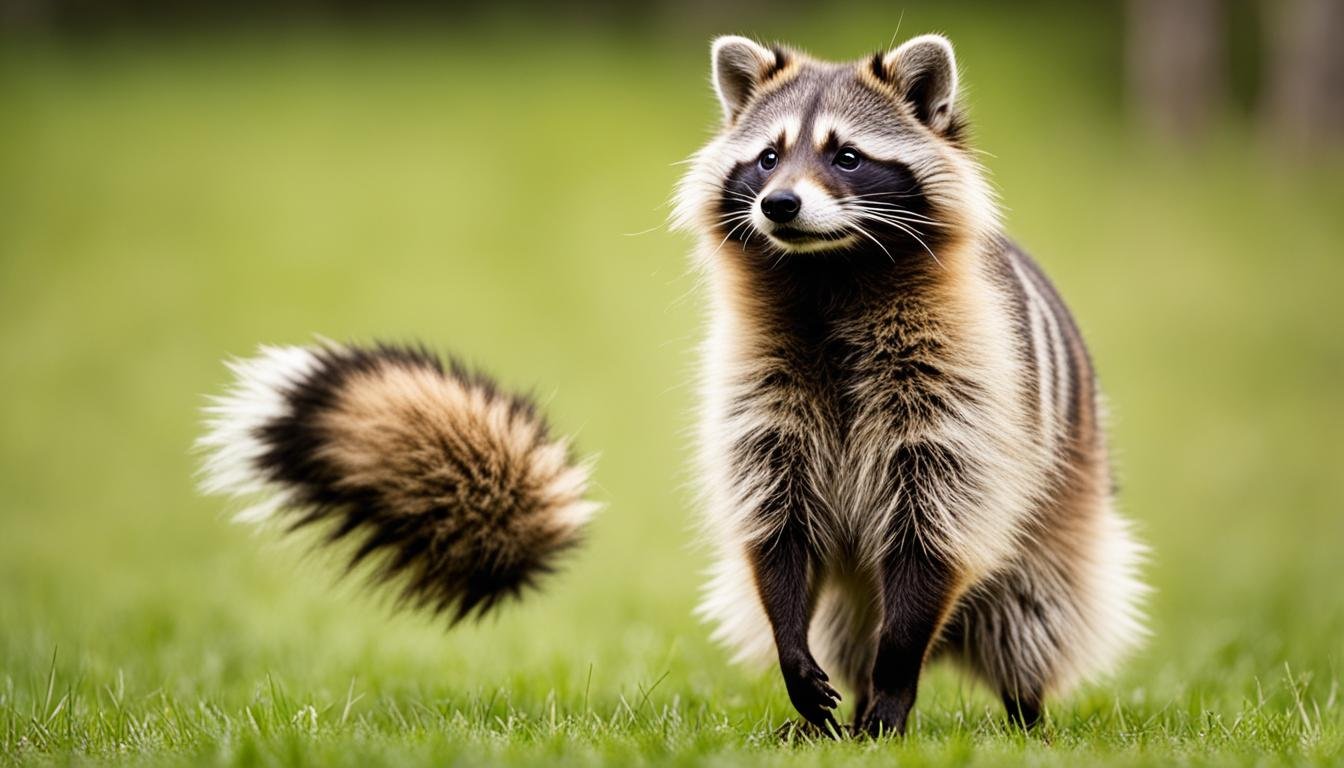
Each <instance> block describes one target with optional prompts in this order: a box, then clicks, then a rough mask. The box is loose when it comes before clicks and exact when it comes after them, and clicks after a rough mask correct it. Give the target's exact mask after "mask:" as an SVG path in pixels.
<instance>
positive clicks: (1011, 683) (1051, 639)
mask: <svg viewBox="0 0 1344 768" xmlns="http://www.w3.org/2000/svg"><path fill="white" fill-rule="evenodd" d="M1069 613H1070V610H1069V608H1068V606H1067V605H1066V604H1065V603H1063V602H1062V601H1060V600H1058V599H1057V597H1056V596H1054V595H1052V594H1050V593H1048V592H1044V591H1042V590H1041V585H1040V584H1034V583H1032V579H1031V577H1030V576H1029V575H1028V574H1027V573H1025V572H1023V571H1009V572H1007V573H1004V574H1001V575H1000V576H998V577H996V578H995V579H994V580H992V581H991V582H989V583H986V584H981V585H978V586H977V587H976V588H975V589H974V590H973V591H972V592H971V593H970V594H968V595H967V596H966V597H965V598H964V599H963V600H962V603H961V605H960V606H959V607H958V608H957V611H956V613H955V614H954V615H953V617H952V619H951V620H950V621H949V622H948V626H947V629H946V630H945V632H944V635H943V638H942V641H941V648H940V651H942V652H945V653H950V654H952V655H956V656H959V657H960V658H961V660H962V661H963V662H965V663H966V664H967V665H968V666H969V667H970V668H971V669H972V670H973V671H974V672H975V673H976V674H977V675H979V676H980V677H981V678H983V679H984V680H985V681H986V682H987V683H989V685H991V686H992V687H993V688H994V690H995V691H996V692H997V693H998V694H999V696H1000V698H1001V699H1002V700H1003V706H1004V709H1005V711H1006V712H1007V714H1008V718H1009V719H1010V720H1011V721H1013V722H1014V723H1016V724H1017V725H1019V726H1021V727H1023V728H1031V727H1032V726H1034V725H1036V723H1038V722H1039V721H1040V718H1041V706H1042V702H1043V699H1044V697H1045V693H1046V691H1047V690H1049V689H1050V688H1051V686H1052V684H1053V683H1054V682H1055V681H1056V680H1057V678H1058V676H1059V668H1060V665H1061V664H1062V663H1063V661H1064V649H1062V648H1060V647H1059V642H1060V639H1061V638H1062V637H1064V636H1065V634H1064V633H1065V632H1066V630H1067V625H1066V623H1065V621H1066V618H1067V616H1068V615H1069Z"/></svg>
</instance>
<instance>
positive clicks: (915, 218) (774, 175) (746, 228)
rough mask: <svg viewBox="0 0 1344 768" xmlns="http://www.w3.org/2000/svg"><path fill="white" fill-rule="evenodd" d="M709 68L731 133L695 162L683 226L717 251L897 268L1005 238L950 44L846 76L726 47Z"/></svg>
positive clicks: (933, 41)
mask: <svg viewBox="0 0 1344 768" xmlns="http://www.w3.org/2000/svg"><path fill="white" fill-rule="evenodd" d="M711 60H712V69H713V82H714V90H715V92H716V93H717V94H718V97H719V102H720V103H721V104H722V106H723V126H722V129H721V130H720V131H719V133H718V135H716V136H715V138H714V139H713V140H712V141H711V142H710V143H709V144H708V145H707V146H705V147H704V148H703V149H701V150H700V151H699V152H698V153H697V154H696V155H695V156H694V157H693V158H692V160H691V169H690V171H689V172H688V173H687V174H686V176H685V177H684V178H683V179H682V182H681V185H680V187H679V188H678V192H677V210H676V214H675V220H676V222H677V223H678V224H679V225H681V226H683V227H686V228H689V229H694V230H696V231H699V232H701V233H702V234H703V235H705V236H706V239H707V240H709V241H710V242H711V244H712V245H713V244H719V243H722V242H726V241H730V240H731V241H736V242H738V243H740V244H741V245H742V248H743V250H744V251H746V252H747V253H748V254H751V253H758V252H759V253H765V254H772V255H778V254H781V253H783V254H802V253H820V252H843V251H850V252H862V251H870V252H872V253H875V254H878V255H882V257H883V258H887V256H890V257H891V258H893V259H899V258H902V257H906V256H909V255H912V254H920V253H924V252H925V251H926V250H930V249H933V248H935V247H936V245H937V244H938V243H942V242H946V241H947V240H948V238H949V237H960V236H967V235H970V236H974V235H977V234H983V233H987V232H989V231H991V230H992V228H993V227H994V226H995V212H994V206H993V203H992V201H991V198H990V195H989V194H988V192H987V188H986V185H985V183H984V181H983V179H982V176H981V174H980V172H979V168H978V166H977V164H976V163H975V162H974V161H973V160H972V159H971V157H970V154H969V150H968V149H967V148H966V146H965V144H964V131H965V122H964V114H963V112H962V110H961V108H960V107H959V106H958V102H957V84H958V83H957V80H958V78H957V64H956V59H955V57H954V55H953V52H952V45H951V43H949V42H948V41H947V39H946V38H944V37H941V36H939V35H924V36H922V37H917V38H914V39H913V40H910V41H908V42H906V43H905V44H903V45H901V46H900V47H898V48H896V49H894V50H891V51H887V52H884V53H878V54H875V55H873V56H870V57H867V58H865V59H862V60H860V61H857V62H852V63H845V64H836V63H831V62H823V61H817V60H815V59H811V58H809V57H808V56H806V55H805V54H803V53H801V52H798V51H795V50H790V49H786V48H782V47H779V46H773V47H765V46H762V45H759V44H757V43H755V42H753V41H751V40H748V39H746V38H744V37H736V36H728V37H720V38H718V39H717V40H715V41H714V46H713V52H712V56H711Z"/></svg>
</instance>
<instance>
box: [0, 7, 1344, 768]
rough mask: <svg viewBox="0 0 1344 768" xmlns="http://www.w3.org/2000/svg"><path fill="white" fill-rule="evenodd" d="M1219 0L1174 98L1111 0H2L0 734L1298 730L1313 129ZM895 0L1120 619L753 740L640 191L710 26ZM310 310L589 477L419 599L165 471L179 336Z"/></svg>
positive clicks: (1309, 595)
mask: <svg viewBox="0 0 1344 768" xmlns="http://www.w3.org/2000/svg"><path fill="white" fill-rule="evenodd" d="M1237 8H1239V9H1240V10H1237V11H1236V13H1234V14H1233V20H1232V22H1230V29H1231V33H1230V36H1231V37H1232V38H1234V48H1233V49H1232V51H1231V53H1230V54H1229V58H1230V60H1231V61H1232V66H1231V68H1230V75H1229V81H1228V86H1227V91H1226V96H1225V100H1224V103H1225V104H1226V106H1225V108H1223V109H1221V110H1220V111H1219V112H1218V113H1217V115H1216V116H1215V119H1213V120H1212V121H1211V122H1210V123H1209V125H1208V126H1207V127H1206V128H1205V129H1204V130H1203V131H1202V132H1201V133H1200V135H1199V136H1197V137H1194V138H1190V137H1186V138H1183V139H1175V140H1166V139H1163V138H1161V137H1160V136H1155V135H1153V134H1152V133H1151V132H1150V131H1149V130H1145V129H1144V128H1143V121H1142V120H1141V119H1139V118H1137V117H1136V115H1135V113H1134V110H1133V108H1132V107H1133V105H1132V103H1130V100H1129V97H1128V96H1127V95H1126V93H1127V91H1126V89H1127V86H1126V82H1127V81H1126V75H1125V65H1124V58H1125V55H1124V49H1125V41H1124V31H1123V30H1124V13H1123V8H1121V7H1120V6H1112V5H1086V6H1071V5H1051V4H1037V5H1031V6H1028V7H1008V6H1006V5H1003V4H974V5H968V6H957V7H953V8H946V7H943V6H928V5H910V6H906V7H904V8H901V7H894V6H893V7H870V6H857V5H846V6H831V7H828V8H825V9H820V8H810V7H808V6H803V5H786V6H781V7H780V9H779V11H778V12H773V11H772V10H771V6H767V5H764V4H757V5H754V6H747V7H744V8H741V9H730V8H726V7H725V8H719V7H714V8H709V7H708V6H706V7H704V8H701V7H699V6H697V7H696V8H695V9H693V11H694V12H692V11H691V10H688V11H686V12H684V13H682V12H678V11H677V10H676V9H675V8H671V9H664V10H663V12H662V15H654V16H640V17H639V18H638V19H635V20H633V21H632V20H630V19H622V18H615V19H613V18H606V17H604V18H603V19H602V20H601V21H600V22H593V23H583V22H580V21H577V20H575V19H576V17H575V16H568V15H566V14H563V13H557V12H554V11H552V12H549V13H542V12H538V13H537V14H536V15H533V14H530V13H524V12H520V11H517V10H516V9H515V11H514V12H510V13H506V12H502V11H499V12H491V11H485V10H481V9H479V8H478V9H477V11H478V12H477V13H475V14H473V15H472V17H471V18H470V19H469V20H461V19H456V18H452V17H445V16H442V15H433V16H429V17H421V16H420V15H418V14H408V15H404V16H396V17H392V18H380V19H378V20H376V21H369V20H361V21H359V22H354V21H351V20H350V19H348V18H344V17H342V18H339V19H335V20H333V19H330V18H326V19H322V20H317V19H309V18H306V17H305V20H302V21H294V20H287V21H284V22H283V23H281V22H276V21H274V20H271V21H267V20H264V19H263V20H257V19H252V20H250V21H247V22H240V23H237V24H228V25H224V26H223V27H222V28H221V27H220V26H218V25H211V24H201V23H186V24H172V25H165V26H162V27H158V26H154V25H144V24H140V23H138V21H136V20H135V19H132V20H131V21H126V20H116V19H114V20H113V21H112V22H109V23H106V24H103V25H100V26H98V27H97V28H96V29H94V30H87V29H79V28H76V29H73V30H66V29H61V28H57V29H55V30H52V29H47V28H44V27H40V26H37V27H34V26H23V25H18V26H15V27H13V28H11V29H10V30H9V31H8V32H7V33H6V34H5V35H4V36H3V37H0V371H3V376H2V377H0V382H3V383H2V384H0V387H2V388H3V389H2V390H0V757H2V758H3V760H4V761H6V762H8V761H20V762H22V761H29V760H32V761H36V762H48V761H50V762H57V763H60V762H66V761H68V760H80V759H91V760H98V761H101V760H111V761H119V760H131V761H135V762H146V761H147V762H158V761H169V762H172V761H176V760H180V759H196V760H200V761H204V762H214V763H226V764H302V763H314V764H340V763H344V764H352V765H357V764H367V763H369V762H379V761H381V762H387V763H390V764H408V763H412V762H424V763H426V764H429V763H440V764H441V763H445V762H459V763H475V762H484V763H494V764H498V763H503V762H510V761H513V762H517V763H519V764H529V763H534V762H537V761H540V760H548V759H554V760H564V761H567V762H572V763H602V762H608V763H611V764H632V763H645V762H656V761H662V760H667V761H670V762H681V763H691V762H697V761H700V760H710V761H718V762H731V761H736V760H741V761H753V762H761V763H770V764H785V763H787V764H795V763H797V764H821V763H827V764H831V763H837V762H843V761H846V760H847V761H852V762H854V763H871V764H890V763H891V762H892V761H893V760H896V759H898V758H899V759H901V760H904V761H906V762H910V763H918V764H944V763H948V764H967V763H976V762H978V763H986V762H990V763H992V762H995V761H997V760H1000V759H1003V760H1007V759H1027V760H1030V761H1032V762H1034V763H1036V764H1061V765H1069V764H1077V763H1078V762H1080V761H1082V760H1084V759H1086V760H1089V761H1101V760H1109V761H1113V762H1123V763H1130V762H1133V763H1138V762H1146V761H1154V762H1188V763H1197V764H1200V763H1209V762H1222V761H1236V762H1246V763H1260V764H1263V763H1265V762H1266V761H1268V762H1279V761H1283V762H1299V761H1307V762H1322V763H1325V762H1332V761H1334V760H1337V759H1339V755H1340V750H1341V749H1342V748H1344V717H1342V716H1341V709H1342V708H1344V703H1342V702H1341V701H1340V693H1339V685H1340V679H1341V671H1340V666H1341V663H1344V654H1342V653H1341V651H1344V595H1342V593H1341V586H1342V585H1344V557H1342V556H1341V552H1344V549H1342V548H1341V544H1344V472H1342V471H1341V467H1344V388H1342V387H1341V382H1344V338H1342V337H1341V332H1342V331H1344V310H1342V309H1341V308H1340V304H1339V293H1340V288H1341V285H1344V282H1342V281H1344V258H1342V257H1344V249H1342V248H1341V243H1344V216H1342V215H1341V212H1344V154H1341V152H1340V151H1339V150H1338V149H1337V148H1335V147H1330V146H1326V147H1323V148H1321V147H1317V148H1311V149H1309V150H1304V149H1303V148H1301V147H1296V146H1288V145H1286V144H1285V142H1284V141H1282V140H1276V139H1275V138H1274V136H1273V135H1272V134H1270V133H1267V131H1266V129H1265V127H1264V125H1263V124H1262V122H1261V121H1260V120H1259V119H1258V118H1257V117H1256V114H1255V109H1254V106H1253V105H1254V103H1255V95H1254V94H1255V93H1256V88H1258V87H1259V86H1258V85H1257V84H1256V83H1257V81H1256V78H1255V77H1254V67H1253V65H1251V64H1247V63H1246V62H1248V61H1250V62H1254V61H1257V60H1258V59H1257V54H1255V53H1254V51H1253V50H1250V49H1246V50H1243V48H1242V47H1235V46H1245V45H1249V44H1248V43H1247V42H1246V41H1247V40H1251V41H1253V40H1254V38H1255V34H1256V30H1257V29H1258V27H1257V25H1258V23H1259V22H1257V21H1256V18H1255V17H1254V16H1253V15H1248V13H1249V12H1248V11H1246V9H1245V8H1244V7H1242V6H1237ZM1238 14H1240V15H1238ZM609 15H614V16H616V17H619V16H620V14H619V13H617V14H609ZM898 20H899V22H900V33H899V37H898V38H897V39H898V40H899V39H904V38H906V37H909V36H912V35H914V34H919V33H922V32H926V31H932V30H938V31H943V32H945V33H947V34H948V35H949V36H950V37H951V38H952V40H953V42H954V43H955V44H956V46H957V50H958V54H959V57H960V61H961V65H962V68H963V80H964V82H965V83H967V85H968V95H967V102H968V104H969V106H970V109H971V114H972V119H973V123H974V125H975V127H976V144H977V146H978V147H979V148H981V149H983V150H984V151H985V152H986V153H987V154H985V155H983V156H982V161H983V163H984V164H985V165H986V167H987V168H988V169H989V171H990V172H991V174H992V176H993V178H994V180H995V183H996V185H997V187H998V188H999V190H1000V192H1001V194H1002V199H1003V202H1004V204H1005V207H1006V218H1007V221H1008V224H1009V228H1010V230H1011V232H1012V234H1013V235H1014V236H1015V237H1016V238H1018V239H1019V241H1020V242H1021V243H1023V244H1024V246H1025V247H1026V248H1028V249H1029V250H1030V251H1032V252H1033V253H1034V254H1035V255H1036V256H1037V258H1038V259H1039V260H1040V261H1041V262H1042V263H1043V264H1044V266H1045V267H1046V269H1047V270H1048V271H1049V272H1050V273H1051V274H1052V276H1053V277H1054V278H1055V279H1056V281H1057V283H1058V284H1059V286H1060V288H1061V290H1062V292H1063V293H1064V295H1065V297H1066V299H1067V300H1068V301H1069V302H1070V303H1071V305H1072V307H1073V309H1074V311H1075V312H1076V314H1077V316H1078V318H1079V320H1080V323H1081V325H1082V327H1083V329H1084V332H1085V333H1086V334H1087V336H1088V338H1089V340H1090V342H1091V345H1092V350H1093V354H1094V357H1095V359H1096V361H1097V364H1098V367H1099V370H1100V374H1101V377H1102V379H1103V384H1104V386H1105V387H1106V389H1107V391H1108V394H1109V397H1110V403H1111V409H1112V412H1113V417H1114V418H1113V421H1114V433H1113V444H1114V448H1115V455H1116V461H1117V465H1118V470H1119V476H1120V478H1121V482H1122V503H1123V507H1124V508H1125V510H1127V512H1128V514H1129V515H1131V516H1132V517H1133V518H1135V519H1136V520H1137V521H1138V524H1139V526H1140V529H1141V531H1142V536H1143V538H1144V539H1145V540H1146V541H1147V542H1149V543H1150V544H1151V546H1152V548H1153V556H1152V562H1151V565H1150V567H1149V576H1150V578H1151V581H1152V582H1153V584H1154V585H1155V586H1156V592H1155V594H1154V596H1153V599H1152V601H1151V605H1150V609H1151V615H1152V626H1153V630H1154V636H1153V639H1152V642H1151V643H1150V644H1149V646H1148V647H1147V649H1146V650H1145V651H1144V652H1143V653H1142V654H1141V655H1139V656H1138V657H1137V658H1136V659H1135V660H1134V661H1133V663H1132V664H1131V665H1129V666H1128V667H1127V668H1126V669H1125V670H1124V671H1123V673H1122V674H1121V675H1120V676H1119V677H1118V678H1117V679H1116V680H1113V681H1109V682H1107V683H1104V684H1100V685H1094V686H1091V687H1089V688H1087V689H1085V690H1084V691H1082V692H1080V693H1079V694H1077V695H1075V696H1073V697H1071V698H1069V699H1067V700H1064V701H1061V702H1057V703H1055V705H1054V706H1053V707H1052V710H1051V718H1052V723H1051V725H1050V726H1049V727H1050V730H1049V731H1048V735H1047V736H1046V737H1039V736H1033V737H1026V738H1024V737H1021V736H1018V735H1016V734H1014V733H1013V732H1011V731H1009V730H1006V729H1004V728H1003V727H1002V725H1001V723H1000V722H999V720H1000V715H999V712H998V709H997V705H996V704H995V702H994V701H993V700H992V698H991V697H989V696H987V695H985V694H984V692H982V691H980V690H979V689H978V688H976V687H975V686H974V685H973V684H972V683H970V682H968V681H966V680H964V679H962V678H961V677H960V676H958V675H957V674H954V673H952V672H951V671H949V670H939V671H937V672H935V673H934V674H933V675H932V676H931V677H930V678H929V682H928V683H926V685H925V686H924V689H923V692H922V694H921V699H920V704H919V708H918V712H917V716H916V720H915V721H914V734H915V735H914V736H913V737H912V738H911V739H909V740H907V741H906V742H905V743H903V744H894V745H881V744H872V743H867V742H851V743H845V744H838V745H837V744H831V745H827V744H816V745H807V744H803V745H797V744H794V745H788V744H781V743H779V741H778V740H777V739H775V738H774V737H773V735H772V733H773V730H774V728H775V726H777V725H778V724H779V723H781V722H783V721H784V720H785V719H786V718H787V717H789V716H790V715H791V710H790V708H789V705H788V700H787V697H786V696H785V695H784V692H783V687H782V685H780V684H779V683H778V682H777V681H776V680H775V676H774V674H773V673H768V674H765V675H757V674H754V673H751V672H747V671H743V670H739V669H736V668H734V667H730V666H729V665H728V662H727V658H726V655H725V654H724V653H722V652H721V651H720V650H718V649H717V648H715V647H713V646H711V645H710V644H709V643H708V641H707V639H706V631H705V628H703V627H701V626H699V625H698V624H697V623H696V622H695V620H694V619H693V618H692V617H691V615H690V612H691V609H692V607H693V605H694V601H695V594H696V591H697V588H698V584H699V572H700V569H701V568H702V566H703V565H704V563H705V558H704V556H703V553H702V552H700V551H699V550H698V549H697V548H696V547H695V536H694V533H693V529H692V525H693V522H694V511H693V507H692V504H691V492H690V490H689V487H688V486H689V485H690V481H691V480H692V479H693V478H691V477H689V476H688V472H687V469H686V465H687V462H686V459H687V455H688V448H689V434H688V430H689V428H690V426H691V424H692V422H693V416H692V409H693V398H694V388H693V384H692V380H693V374H694V368H695V362H696V359H695V350H694V347H695V343H696V339H697V336H698V325H699V322H700V319H701V309H702V304H701V302H702V296H701V294H700V292H699V291H698V290H697V286H696V280H695V278H694V276H692V275H690V274H688V263H689V262H688V259H687V258H686V253H687V251H688V249H689V246H690V243H689V241H688V240H687V239H686V238H684V237H680V236H676V235H672V234H669V233H668V232H667V231H666V229H665V227H664V226H663V223H664V219H665V217H666V215H667V213H668V207H667V204H666V201H667V199H668V196H669V194H670V191H671V189H672V186H673V184H674V182H675V181H676V179H677V177H678V174H679V172H680V167H679V166H676V165H674V164H675V163H676V162H677V161H679V160H681V159H683V158H684V157H686V156H687V155H688V154H690V153H691V152H692V151H693V150H694V149H696V148H697V147H698V146H699V145H700V144H701V143H702V142H703V141H704V140H705V139H706V138H707V137H708V136H709V133H710V130H711V129H712V127H713V126H714V123H715V121H716V120H717V116H718V112H717V109H718V108H717V104H716V103H715V102H714V99H713V96H712V93H711V91H710V89H709V87H708V80H707V71H708V61H707V58H708V57H707V51H708V39H709V37H710V36H711V35H712V34H715V33H720V32H739V33H745V34H753V35H758V36H761V37H763V38H779V39H783V40H787V41H790V42H792V43H795V44H797V45H799V46H802V47H804V48H806V49H808V50H810V51H812V52H813V53H815V54H817V55H820V56H825V57H832V58H851V57H855V56H858V55H861V54H863V53H865V52H870V51H872V50H876V49H880V48H883V47H885V46H886V45H888V44H889V42H890V41H891V39H892V37H893V34H894V33H895V32H896V31H897V23H898ZM132 22H135V23H132ZM76 26H77V25H76ZM313 334H322V335H324V336H327V337H332V338H336V339H352V340H370V339H387V340H410V339H423V340H424V341H426V342H427V343H428V344H430V345H431V346H433V347H435V348H438V349H442V350H447V351H453V352H455V353H457V354H460V355H461V356H463V357H464V358H466V359H467V360H469V361H472V362H475V363H478V364H480V365H482V366H483V367H485V368H487V369H488V370H490V371H492V372H494V373H495V374H497V375H498V376H499V377H500V378H501V379H502V380H504V381H505V382H507V383H508V384H510V385H513V386H516V387H519V388H524V389H530V390H532V391H534V392H535V393H537V394H538V396H539V397H540V398H541V399H542V400H543V401H545V402H546V403H547V404H548V409H549V411H550V413H551V414H552V416H553V419H554V421H555V422H556V423H557V425H558V426H559V427H560V428H562V429H563V430H565V431H569V432H573V433H575V434H576V435H577V442H578V445H579V447H580V449H581V450H583V451H584V452H590V453H600V454H601V461H600V464H599V470H598V474H597V480H598V484H599V489H598V491H597V495H598V497H599V498H600V500H602V501H604V502H605V503H606V504H607V505H608V506H607V510H606V511H605V513H604V514H603V515H602V516H601V517H600V519H599V520H598V521H597V522H596V523H595V525H594V527H593V531H592V538H591V541H590V542H589V546H588V547H587V548H586V549H585V550H584V551H583V552H582V553H580V554H579V555H577V556H576V557H574V558H573V559H572V560H571V562H570V564H569V567H568V568H567V569H566V571H565V572H564V573H563V575H561V576H560V577H558V578H555V579H553V580H552V581H551V582H550V584H549V585H548V589H547V594H546V595H545V596H534V597H533V598H532V599H529V600H527V601H526V602H524V603H522V604H519V605H516V606H513V607H510V608H509V609H507V610H506V611H504V612H503V614H502V615H501V616H499V617H498V618H497V619H494V620H489V621H487V622H485V623H484V624H482V625H480V626H475V627H464V628H460V629H458V630H455V631H454V632H452V633H450V634H447V635H445V633H444V632H443V628H442V626H441V625H439V624H436V623H435V622H433V621H431V620H428V619H425V618H421V617H415V616H399V615H393V614H392V613H391V611H390V610H389V608H388V606H387V605H386V604H385V603H383V602H380V601H379V600H378V599H377V598H376V597H372V596H369V595H366V594H364V593H362V592H361V591H360V590H359V589H358V588H357V585H355V584H351V583H348V582H339V581H338V580H337V578H336V575H337V574H338V572H339V569H338V567H337V564H336V562H335V561H334V560H333V559H332V558H330V557H325V556H323V555H320V554H313V553H310V552H309V551H308V550H307V549H306V548H305V547H304V546H303V545H301V544H285V543H280V542H278V541H277V540H276V538H275V537H274V536H269V535H253V534H251V533H249V532H248V531H246V530H243V529H241V528H238V527H235V526H232V525H230V524H229V523H228V522H227V512H228V510H227V509H226V508H225V505H223V504H221V503H220V502H219V501H218V500H215V499H203V498H200V497H198V496H197V495H196V494H195V493H194V490H193V485H192V475H193V471H194V469H195V460H194V458H193V456H192V454H191V452H190V446H191V443H192V440H193V439H194V437H195V436H196V435H197V433H198V431H199V425H198V420H199V415H198V409H199V408H200V406H201V405H202V404H203V402H204V397H203V396H204V394H205V393H210V392H214V391H218V390H219V389H220V388H221V387H222V386H223V384H224V383H225V381H226V378H227V376H226V371H225V369H224V367H223V366H222V364H221V359H222V358H224V357H226V356H229V355H246V354H248V353H250V352H251V351H253V350H254V348H255V346H256V345H257V344H258V343H262V342H265V343H304V342H307V341H309V340H311V339H312V338H313Z"/></svg>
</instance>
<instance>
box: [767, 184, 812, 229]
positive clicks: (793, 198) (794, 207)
mask: <svg viewBox="0 0 1344 768" xmlns="http://www.w3.org/2000/svg"><path fill="white" fill-rule="evenodd" d="M802 207H803V201H802V199H801V198H799V197H798V196H797V195H795V194H794V193H793V190H791V189H781V190H779V191H778V192H771V193H770V194H768V195H766V196H765V197H764V198H763V199H762V200H761V213H764V214H765V217H766V218H767V219H769V220H771V221H774V222H778V223H780V224H783V223H785V222H788V221H793V220H794V218H795V217H797V216H798V209H799V208H802Z"/></svg>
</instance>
